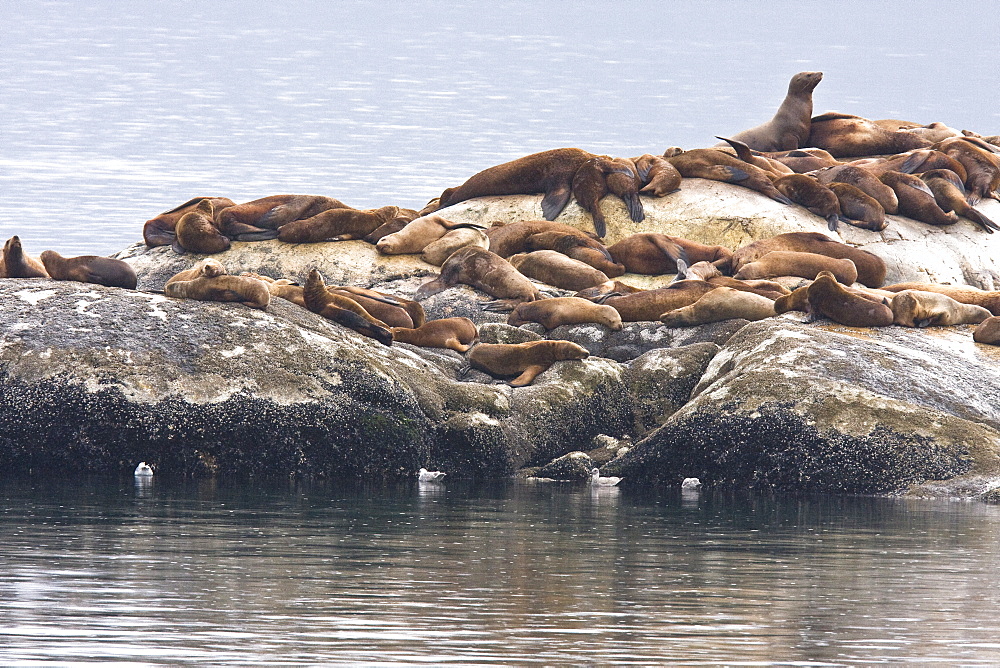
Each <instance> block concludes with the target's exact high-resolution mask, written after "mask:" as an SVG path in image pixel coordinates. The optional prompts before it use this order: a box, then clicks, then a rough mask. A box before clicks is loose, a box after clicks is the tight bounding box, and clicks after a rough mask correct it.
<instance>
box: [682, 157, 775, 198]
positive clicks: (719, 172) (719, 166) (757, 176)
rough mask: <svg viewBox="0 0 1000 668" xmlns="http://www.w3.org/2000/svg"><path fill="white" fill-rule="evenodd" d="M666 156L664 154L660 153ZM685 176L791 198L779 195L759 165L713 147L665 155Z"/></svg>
mask: <svg viewBox="0 0 1000 668" xmlns="http://www.w3.org/2000/svg"><path fill="white" fill-rule="evenodd" d="M664 157H666V154H664ZM667 162H669V163H670V164H671V165H673V166H674V167H676V168H677V171H678V172H680V173H681V176H683V177H685V178H699V179H711V180H713V181H724V182H725V183H732V184H734V185H738V186H743V187H744V188H749V189H750V190H756V191H757V192H759V193H760V194H762V195H765V196H767V197H770V198H771V199H773V200H775V201H776V202H781V203H782V204H791V203H792V201H791V200H790V199H788V198H787V197H785V196H784V195H782V194H781V193H780V192H778V190H777V189H776V188H775V187H774V185H773V184H772V183H771V179H769V178H768V177H767V172H765V171H764V170H763V169H761V168H760V167H755V166H754V165H751V164H750V163H747V162H744V161H742V160H740V159H739V158H737V157H736V156H733V155H729V154H728V153H726V152H725V151H719V150H716V149H714V148H695V149H691V150H689V151H684V152H683V153H679V154H676V155H673V156H671V157H668V158H667Z"/></svg>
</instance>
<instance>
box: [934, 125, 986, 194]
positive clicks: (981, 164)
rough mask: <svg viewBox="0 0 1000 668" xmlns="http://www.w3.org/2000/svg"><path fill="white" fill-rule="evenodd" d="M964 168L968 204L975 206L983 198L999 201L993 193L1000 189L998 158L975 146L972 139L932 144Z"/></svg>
mask: <svg viewBox="0 0 1000 668" xmlns="http://www.w3.org/2000/svg"><path fill="white" fill-rule="evenodd" d="M934 148H936V149H937V150H939V151H941V152H942V153H945V154H947V155H949V156H951V157H952V158H954V159H955V160H957V161H958V162H960V163H962V166H963V167H965V171H966V174H967V177H966V179H965V189H966V190H967V191H968V194H969V204H976V203H977V202H979V200H981V199H983V198H984V197H989V198H992V199H1000V196H998V195H996V193H995V191H996V190H997V188H1000V156H997V155H996V154H995V153H993V152H992V151H991V150H989V149H987V148H984V147H983V146H979V145H977V144H976V142H975V140H974V138H972V137H953V138H951V139H945V140H943V141H940V142H938V143H936V144H934Z"/></svg>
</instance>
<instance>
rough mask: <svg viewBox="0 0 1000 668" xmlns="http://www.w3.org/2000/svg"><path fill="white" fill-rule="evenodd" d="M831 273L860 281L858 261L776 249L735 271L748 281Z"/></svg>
mask: <svg viewBox="0 0 1000 668" xmlns="http://www.w3.org/2000/svg"><path fill="white" fill-rule="evenodd" d="M824 271H825V272H829V273H831V274H833V275H834V277H836V279H837V280H838V281H839V282H841V283H843V284H845V285H851V284H853V283H854V282H855V281H857V280H858V270H857V267H855V265H854V262H852V261H851V260H849V259H847V258H833V257H829V256H827V255H820V254H818V253H809V252H802V251H784V250H775V251H771V252H770V253H765V254H764V255H762V256H760V257H759V258H757V259H756V260H754V261H753V262H747V263H746V264H744V265H743V266H742V267H740V270H739V271H738V272H736V273H735V274H733V278H736V279H739V280H748V279H756V278H774V277H776V276H801V277H802V278H816V276H817V275H818V274H819V273H820V272H824Z"/></svg>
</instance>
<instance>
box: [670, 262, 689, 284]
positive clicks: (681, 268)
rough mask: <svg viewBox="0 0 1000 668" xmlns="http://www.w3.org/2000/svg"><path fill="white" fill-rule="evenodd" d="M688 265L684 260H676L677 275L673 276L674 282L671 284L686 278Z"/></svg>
mask: <svg viewBox="0 0 1000 668" xmlns="http://www.w3.org/2000/svg"><path fill="white" fill-rule="evenodd" d="M687 272H688V263H687V261H685V260H684V258H677V275H676V276H674V280H672V281H670V282H671V283H676V282H677V281H683V280H684V279H685V278H687Z"/></svg>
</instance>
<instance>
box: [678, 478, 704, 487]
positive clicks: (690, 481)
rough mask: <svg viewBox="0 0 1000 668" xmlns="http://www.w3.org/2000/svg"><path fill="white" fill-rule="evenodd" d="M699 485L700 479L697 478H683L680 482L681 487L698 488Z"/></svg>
mask: <svg viewBox="0 0 1000 668" xmlns="http://www.w3.org/2000/svg"><path fill="white" fill-rule="evenodd" d="M699 487H701V480H698V479H697V478H684V480H683V481H682V482H681V489H689V490H690V489H698V488H699Z"/></svg>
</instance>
